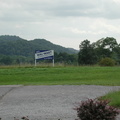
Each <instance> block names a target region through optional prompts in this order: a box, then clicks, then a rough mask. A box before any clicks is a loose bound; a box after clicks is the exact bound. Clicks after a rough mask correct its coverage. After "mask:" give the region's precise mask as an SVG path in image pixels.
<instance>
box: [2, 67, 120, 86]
mask: <svg viewBox="0 0 120 120" xmlns="http://www.w3.org/2000/svg"><path fill="white" fill-rule="evenodd" d="M18 84H22V85H65V84H67V85H81V84H87V85H110V86H119V85H120V67H54V68H53V67H45V68H44V67H42V68H40V67H8V68H0V85H18Z"/></svg>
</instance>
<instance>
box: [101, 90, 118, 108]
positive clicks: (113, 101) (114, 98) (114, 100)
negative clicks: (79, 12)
mask: <svg viewBox="0 0 120 120" xmlns="http://www.w3.org/2000/svg"><path fill="white" fill-rule="evenodd" d="M100 99H102V100H109V101H110V105H111V106H114V107H118V108H120V91H114V92H110V93H108V94H106V95H105V96H102V97H100Z"/></svg>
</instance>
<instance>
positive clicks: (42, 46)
mask: <svg viewBox="0 0 120 120" xmlns="http://www.w3.org/2000/svg"><path fill="white" fill-rule="evenodd" d="M51 49H52V50H54V51H55V52H56V53H60V52H61V53H64V52H66V53H68V54H75V53H77V52H78V51H77V50H75V49H72V48H65V47H62V46H60V45H56V44H53V43H51V42H49V41H47V40H45V39H34V40H30V41H28V40H25V39H22V38H20V37H18V36H10V35H1V36H0V54H2V55H18V56H20V55H21V56H33V55H34V52H35V50H51Z"/></svg>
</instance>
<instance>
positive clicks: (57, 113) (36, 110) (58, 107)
mask: <svg viewBox="0 0 120 120" xmlns="http://www.w3.org/2000/svg"><path fill="white" fill-rule="evenodd" d="M113 90H120V86H95V85H54V86H52V85H51V86H42V85H41V86H0V117H1V118H2V120H14V119H13V118H14V117H17V118H21V117H22V116H29V118H30V120H31V119H32V120H47V119H48V120H58V119H61V120H74V119H75V118H77V116H76V111H75V110H73V108H74V107H75V105H76V103H78V102H80V101H81V100H86V99H88V98H92V99H93V98H96V97H98V96H102V95H104V94H106V93H108V92H110V91H113Z"/></svg>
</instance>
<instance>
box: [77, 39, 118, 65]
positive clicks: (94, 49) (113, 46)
mask: <svg viewBox="0 0 120 120" xmlns="http://www.w3.org/2000/svg"><path fill="white" fill-rule="evenodd" d="M106 57H107V58H111V59H113V60H115V62H116V64H120V44H118V43H117V41H116V39H115V38H113V37H106V38H102V39H100V40H98V41H96V42H94V43H90V41H89V40H84V41H82V42H81V44H80V51H79V53H78V63H79V64H80V65H83V64H89V65H90V64H97V63H99V62H100V60H101V59H102V58H106Z"/></svg>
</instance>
